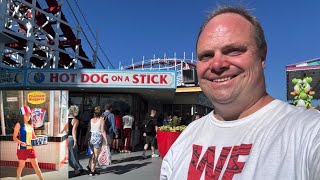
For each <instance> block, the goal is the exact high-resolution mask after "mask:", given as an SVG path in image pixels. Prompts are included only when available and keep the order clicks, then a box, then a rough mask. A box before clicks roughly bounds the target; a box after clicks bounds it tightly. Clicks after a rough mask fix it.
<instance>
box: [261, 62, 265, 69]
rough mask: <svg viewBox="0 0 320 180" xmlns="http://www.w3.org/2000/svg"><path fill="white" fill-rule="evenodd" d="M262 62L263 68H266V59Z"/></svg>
mask: <svg viewBox="0 0 320 180" xmlns="http://www.w3.org/2000/svg"><path fill="white" fill-rule="evenodd" d="M261 64H262V68H263V69H265V68H266V61H265V60H264V61H261Z"/></svg>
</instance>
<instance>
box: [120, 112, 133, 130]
mask: <svg viewBox="0 0 320 180" xmlns="http://www.w3.org/2000/svg"><path fill="white" fill-rule="evenodd" d="M122 121H123V128H132V123H133V121H134V118H133V116H132V115H125V116H123V117H122Z"/></svg>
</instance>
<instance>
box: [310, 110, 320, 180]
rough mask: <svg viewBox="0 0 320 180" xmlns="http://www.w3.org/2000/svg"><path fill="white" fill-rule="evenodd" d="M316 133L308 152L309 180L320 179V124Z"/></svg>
mask: <svg viewBox="0 0 320 180" xmlns="http://www.w3.org/2000/svg"><path fill="white" fill-rule="evenodd" d="M319 115H320V113H319ZM319 120H320V119H319ZM315 132H316V133H314V134H315V136H314V138H313V140H312V141H310V142H312V145H311V149H310V150H309V151H308V152H309V155H308V156H309V158H308V167H309V168H308V171H309V177H307V179H310V180H318V179H319V178H320V156H319V154H320V138H319V137H320V123H318V127H317V128H315Z"/></svg>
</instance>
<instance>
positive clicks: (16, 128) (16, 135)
mask: <svg viewBox="0 0 320 180" xmlns="http://www.w3.org/2000/svg"><path fill="white" fill-rule="evenodd" d="M19 130H20V123H16V125H15V126H14V130H13V141H14V142H16V143H18V144H20V145H21V146H26V145H27V144H26V143H25V142H22V141H20V139H19V138H18V133H19Z"/></svg>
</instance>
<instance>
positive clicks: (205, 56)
mask: <svg viewBox="0 0 320 180" xmlns="http://www.w3.org/2000/svg"><path fill="white" fill-rule="evenodd" d="M212 57H213V55H212V54H203V55H201V56H200V57H199V61H205V60H208V59H210V58H212Z"/></svg>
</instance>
